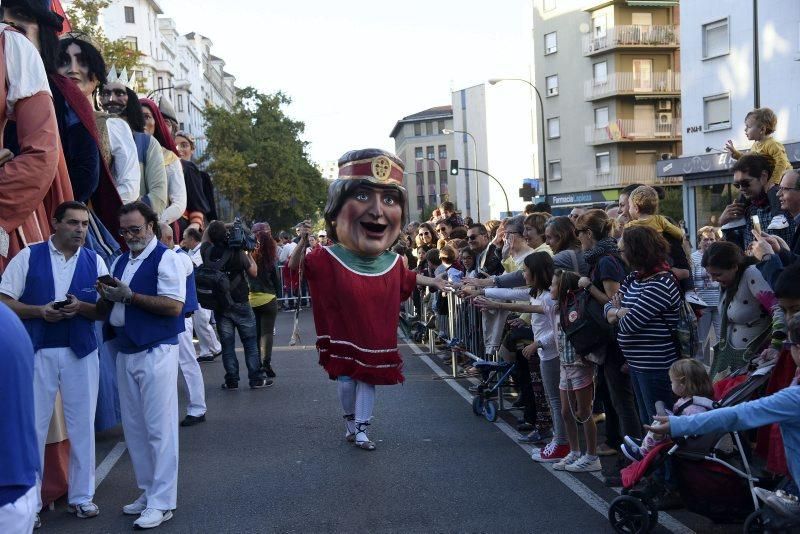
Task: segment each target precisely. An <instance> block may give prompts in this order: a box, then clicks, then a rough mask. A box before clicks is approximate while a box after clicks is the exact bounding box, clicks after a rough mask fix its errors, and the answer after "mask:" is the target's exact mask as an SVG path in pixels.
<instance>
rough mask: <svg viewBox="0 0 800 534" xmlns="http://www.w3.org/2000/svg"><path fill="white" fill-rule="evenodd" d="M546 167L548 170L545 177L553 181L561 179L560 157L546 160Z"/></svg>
mask: <svg viewBox="0 0 800 534" xmlns="http://www.w3.org/2000/svg"><path fill="white" fill-rule="evenodd" d="M547 167H548V171H547V179H548V180H550V181H551V182H553V181H555V180H560V179H561V160H560V159H557V160H554V161H548V162H547Z"/></svg>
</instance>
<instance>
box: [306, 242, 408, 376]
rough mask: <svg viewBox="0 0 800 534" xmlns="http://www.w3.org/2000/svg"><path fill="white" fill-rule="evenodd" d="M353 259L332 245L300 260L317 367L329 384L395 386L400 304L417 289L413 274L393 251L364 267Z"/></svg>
mask: <svg viewBox="0 0 800 534" xmlns="http://www.w3.org/2000/svg"><path fill="white" fill-rule="evenodd" d="M334 251H337V252H338V253H339V255H337V254H336V253H335V252H334ZM353 256H354V255H353V253H350V252H347V251H346V250H345V249H343V247H341V246H339V245H334V246H333V247H319V248H317V249H314V250H312V251H311V252H309V253H308V255H307V256H306V258H305V266H304V273H305V276H306V279H307V280H308V287H309V291H310V292H311V300H312V302H313V309H314V324H315V326H316V329H317V350H318V351H319V363H320V365H322V366H323V367H324V368H325V370H326V371H327V372H328V375H329V376H330V377H331V379H336V378H338V377H340V376H349V377H350V378H352V379H353V380H358V381H361V382H366V383H368V384H372V385H376V386H377V385H390V384H398V383H400V382H403V380H404V378H403V373H402V367H403V360H402V358H401V357H400V353H399V352H398V350H397V325H398V321H399V310H400V303H401V302H402V301H403V300H405V299H407V298H408V297H409V296H410V295H411V292H412V291H413V290H414V288H415V287H416V283H417V282H416V273H414V272H413V271H409V270H408V269H406V268H405V266H404V265H403V262H402V261H400V256H398V255H397V254H395V253H394V252H385V253H384V254H383V255H381V256H380V257H378V258H375V259H374V260H375V261H374V262H372V263H373V265H371V266H367V267H366V268H365V266H364V265H363V263H361V262H353V261H350V260H349V258H352V257H353ZM361 260H364V258H361ZM359 263H360V265H358V264H359Z"/></svg>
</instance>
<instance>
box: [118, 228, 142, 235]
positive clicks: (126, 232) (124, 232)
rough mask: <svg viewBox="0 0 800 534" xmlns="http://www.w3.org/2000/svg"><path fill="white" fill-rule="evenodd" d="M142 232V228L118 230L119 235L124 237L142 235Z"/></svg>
mask: <svg viewBox="0 0 800 534" xmlns="http://www.w3.org/2000/svg"><path fill="white" fill-rule="evenodd" d="M142 230H144V226H131V227H130V228H122V227H120V229H119V235H120V236H122V237H125V236H126V235H131V236H137V235H139V234H141V233H142Z"/></svg>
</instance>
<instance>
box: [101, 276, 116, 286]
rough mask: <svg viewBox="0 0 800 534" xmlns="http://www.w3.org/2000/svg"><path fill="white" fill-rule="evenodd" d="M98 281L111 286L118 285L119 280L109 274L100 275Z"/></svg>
mask: <svg viewBox="0 0 800 534" xmlns="http://www.w3.org/2000/svg"><path fill="white" fill-rule="evenodd" d="M97 281H98V282H100V283H101V284H103V285H106V286H109V287H117V282H116V281H115V280H114V277H113V276H111V275H108V274H104V275H103V276H100V277H98V279H97Z"/></svg>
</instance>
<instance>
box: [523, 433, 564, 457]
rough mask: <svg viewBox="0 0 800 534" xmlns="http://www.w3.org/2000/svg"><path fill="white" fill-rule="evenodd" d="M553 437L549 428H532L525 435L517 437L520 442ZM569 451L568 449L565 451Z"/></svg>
mask: <svg viewBox="0 0 800 534" xmlns="http://www.w3.org/2000/svg"><path fill="white" fill-rule="evenodd" d="M552 437H553V433H552V432H550V431H549V430H534V431H533V432H531V433H530V434H528V435H526V436H522V437H521V438H519V439H517V441H519V442H520V443H540V442H542V441H546V440H548V439H550V438H552ZM567 452H569V451H567Z"/></svg>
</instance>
